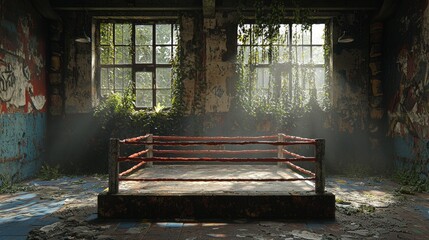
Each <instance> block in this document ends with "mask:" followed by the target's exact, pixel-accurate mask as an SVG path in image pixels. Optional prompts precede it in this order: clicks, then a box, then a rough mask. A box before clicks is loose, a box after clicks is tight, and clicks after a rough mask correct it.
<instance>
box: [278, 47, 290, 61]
mask: <svg viewBox="0 0 429 240" xmlns="http://www.w3.org/2000/svg"><path fill="white" fill-rule="evenodd" d="M278 62H279V63H284V62H289V47H288V46H281V47H279V56H278Z"/></svg>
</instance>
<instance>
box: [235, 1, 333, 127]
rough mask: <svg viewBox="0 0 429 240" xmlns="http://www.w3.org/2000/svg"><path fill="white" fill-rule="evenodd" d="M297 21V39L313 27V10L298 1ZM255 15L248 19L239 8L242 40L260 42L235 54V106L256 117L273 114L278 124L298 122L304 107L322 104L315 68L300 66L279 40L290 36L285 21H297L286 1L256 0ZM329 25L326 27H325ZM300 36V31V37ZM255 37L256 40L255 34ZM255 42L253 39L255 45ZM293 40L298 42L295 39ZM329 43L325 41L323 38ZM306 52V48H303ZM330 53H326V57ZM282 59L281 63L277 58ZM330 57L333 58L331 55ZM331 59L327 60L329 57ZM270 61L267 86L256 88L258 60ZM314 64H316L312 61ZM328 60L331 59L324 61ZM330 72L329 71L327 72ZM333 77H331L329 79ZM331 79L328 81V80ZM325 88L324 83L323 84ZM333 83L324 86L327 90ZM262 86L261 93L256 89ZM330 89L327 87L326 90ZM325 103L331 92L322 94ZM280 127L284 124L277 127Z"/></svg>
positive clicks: (307, 108) (259, 62) (326, 68)
mask: <svg viewBox="0 0 429 240" xmlns="http://www.w3.org/2000/svg"><path fill="white" fill-rule="evenodd" d="M294 5H295V6H294V9H295V10H294V11H293V18H294V19H293V23H294V24H300V27H299V28H296V29H295V27H293V29H292V31H293V34H294V35H293V37H292V40H293V41H298V37H300V36H301V35H298V33H299V34H303V33H304V32H309V31H310V30H311V27H312V23H313V22H312V21H311V20H310V15H311V14H312V13H313V12H314V11H312V10H310V9H301V8H299V6H298V4H297V3H296V2H294ZM254 8H255V20H254V23H253V24H246V19H245V16H244V15H243V13H242V12H243V11H242V10H240V9H239V11H238V14H239V29H238V31H239V32H238V42H239V43H241V44H242V45H243V46H246V45H252V44H254V43H255V41H259V42H258V43H262V44H261V46H268V47H267V48H264V47H258V48H253V50H252V51H253V52H251V53H249V52H248V50H247V52H246V50H245V47H240V48H239V49H238V54H237V61H238V65H237V67H238V68H237V71H238V73H239V80H238V81H237V86H236V89H237V97H236V101H237V104H236V105H237V108H239V109H241V111H243V112H245V113H247V114H249V115H250V116H252V117H254V118H256V119H257V120H264V119H270V120H271V122H273V123H275V124H276V126H277V127H278V128H282V129H285V128H291V127H294V122H295V120H296V119H297V118H300V117H302V116H303V114H305V113H306V112H309V111H311V109H314V107H315V106H316V107H318V108H320V107H319V106H320V105H321V104H320V103H318V99H320V98H317V94H318V93H317V88H316V81H315V72H314V69H313V68H311V67H310V68H306V67H301V66H300V64H297V59H296V57H303V56H295V55H294V54H293V53H294V52H290V53H292V55H291V54H290V53H289V52H287V51H283V52H281V51H280V50H279V49H280V47H279V45H282V43H286V42H288V41H289V39H287V38H288V37H289V35H288V34H280V30H281V28H282V27H283V28H284V26H287V27H290V26H298V25H290V24H285V21H286V19H285V16H286V11H285V6H284V3H283V1H278V0H277V1H272V2H271V3H270V5H269V6H268V7H267V6H266V5H265V4H264V1H262V0H256V1H255V2H254ZM326 29H327V28H325V31H326ZM301 37H302V36H301ZM252 38H253V39H252ZM251 41H254V42H253V43H252V44H251ZM293 44H294V45H300V44H299V43H297V42H294V43H293ZM325 45H327V43H326V41H325ZM324 50H325V54H330V52H329V53H328V51H330V49H328V48H325V46H324ZM301 54H303V53H301ZM326 57H327V55H325V58H326ZM275 59H282V60H281V61H279V62H277V61H278V60H275ZM327 59H329V58H327ZM325 62H328V61H325ZM261 63H262V64H267V65H266V66H268V67H269V81H268V83H267V85H268V87H267V89H268V91H266V92H260V89H257V88H256V86H255V85H256V83H255V82H256V79H257V78H258V76H257V65H260V64H261ZM311 64H312V63H311ZM325 65H328V64H325ZM325 72H327V73H329V66H325ZM327 75H328V74H327ZM327 82H329V81H327ZM328 84H329V83H328ZM324 87H325V86H324ZM328 87H329V86H326V89H325V90H327V88H328ZM258 91H259V92H258ZM325 92H327V91H325ZM323 99H324V100H323V102H325V99H326V101H328V100H329V95H327V96H323ZM277 130H280V129H277Z"/></svg>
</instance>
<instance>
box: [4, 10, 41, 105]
mask: <svg viewBox="0 0 429 240" xmlns="http://www.w3.org/2000/svg"><path fill="white" fill-rule="evenodd" d="M34 24H35V22H34V20H33V18H32V17H31V16H29V15H27V16H22V17H18V18H17V21H16V22H14V21H9V20H8V21H1V22H0V35H4V36H8V38H5V39H3V40H0V43H1V44H0V104H1V105H0V107H1V108H0V109H2V111H6V112H8V111H12V112H15V111H20V112H32V111H33V110H42V109H43V107H44V106H45V103H46V97H45V95H46V88H45V83H44V78H45V74H44V71H43V68H44V62H45V61H44V60H43V59H44V57H43V52H44V48H41V46H43V45H40V44H39V40H38V39H37V34H35V29H34ZM11 25H12V26H11ZM12 39H16V40H15V41H12ZM19 109H20V110H19Z"/></svg>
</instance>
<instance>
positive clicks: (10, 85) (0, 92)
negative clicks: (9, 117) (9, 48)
mask: <svg viewBox="0 0 429 240" xmlns="http://www.w3.org/2000/svg"><path fill="white" fill-rule="evenodd" d="M0 66H2V67H3V69H1V70H0V99H1V100H2V101H4V102H8V101H10V100H11V98H12V95H13V93H14V91H15V85H16V77H15V74H14V73H13V70H12V65H11V64H7V63H6V62H4V61H3V60H0Z"/></svg>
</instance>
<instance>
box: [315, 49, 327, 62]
mask: <svg viewBox="0 0 429 240" xmlns="http://www.w3.org/2000/svg"><path fill="white" fill-rule="evenodd" d="M313 63H314V64H324V63H325V56H324V54H323V47H322V46H320V47H313Z"/></svg>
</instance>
